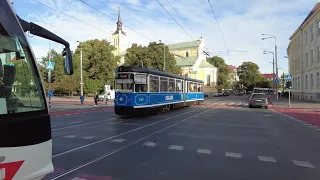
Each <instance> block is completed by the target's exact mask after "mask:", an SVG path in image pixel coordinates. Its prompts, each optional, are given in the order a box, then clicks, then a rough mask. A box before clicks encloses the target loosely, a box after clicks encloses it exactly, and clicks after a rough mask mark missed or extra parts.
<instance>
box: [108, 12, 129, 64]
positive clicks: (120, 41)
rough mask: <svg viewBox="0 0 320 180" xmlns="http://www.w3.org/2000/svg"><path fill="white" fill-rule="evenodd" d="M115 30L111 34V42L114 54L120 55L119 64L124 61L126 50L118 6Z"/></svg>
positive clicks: (125, 39)
mask: <svg viewBox="0 0 320 180" xmlns="http://www.w3.org/2000/svg"><path fill="white" fill-rule="evenodd" d="M116 24H117V30H116V31H115V32H114V33H112V35H111V44H112V45H113V46H114V47H115V48H116V49H115V50H114V51H113V54H114V55H115V56H120V57H121V59H120V64H119V65H122V64H123V63H124V56H125V54H126V50H127V48H128V47H127V43H128V42H127V35H126V33H125V32H124V31H123V29H122V21H121V17H120V8H119V10H118V21H117V23H116Z"/></svg>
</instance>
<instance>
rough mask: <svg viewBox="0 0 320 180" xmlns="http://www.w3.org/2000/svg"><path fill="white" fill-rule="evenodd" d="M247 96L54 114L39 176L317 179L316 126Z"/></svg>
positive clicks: (319, 136) (319, 148) (79, 179)
mask: <svg viewBox="0 0 320 180" xmlns="http://www.w3.org/2000/svg"><path fill="white" fill-rule="evenodd" d="M247 101H248V97H247V96H240V97H236V96H230V97H217V98H213V99H209V100H207V101H206V102H205V104H204V105H202V106H193V107H188V108H182V109H178V110H173V111H170V112H168V113H164V114H160V115H154V116H149V117H146V118H133V119H131V118H119V117H117V116H115V115H114V113H113V109H112V108H109V109H107V108H105V109H101V110H99V111H88V112H84V113H78V114H72V113H71V114H68V115H59V116H53V117H52V135H53V145H54V147H53V162H54V166H55V171H54V172H53V173H52V174H50V175H48V176H47V177H46V179H67V180H69V179H72V180H111V179H112V180H135V179H137V180H164V179H166V180H167V179H170V180H171V179H172V180H180V179H181V180H204V179H208V180H212V179H218V180H257V179H259V180H270V179H272V180H287V179H288V180H294V179H299V180H300V179H308V180H319V179H320V170H319V168H320V156H319V153H320V143H319V142H320V131H319V130H317V129H318V128H319V127H318V128H310V127H308V126H306V125H305V124H303V123H300V122H298V121H296V120H295V119H293V118H290V117H288V116H285V115H282V114H281V113H279V112H276V111H274V110H272V109H259V108H252V109H249V108H248V107H247V103H248V102H247Z"/></svg>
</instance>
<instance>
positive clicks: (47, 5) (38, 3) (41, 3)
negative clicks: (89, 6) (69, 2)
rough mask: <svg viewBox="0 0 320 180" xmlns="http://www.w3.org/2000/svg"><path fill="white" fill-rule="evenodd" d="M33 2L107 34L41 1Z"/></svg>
mask: <svg viewBox="0 0 320 180" xmlns="http://www.w3.org/2000/svg"><path fill="white" fill-rule="evenodd" d="M33 1H34V2H36V3H38V4H41V5H42V6H45V7H47V8H49V9H51V10H54V11H57V12H59V13H61V14H63V15H65V16H68V17H70V18H72V19H75V20H77V21H79V22H81V23H84V24H86V25H88V26H91V27H92V28H95V29H98V30H100V31H103V32H106V31H104V30H102V29H100V28H98V27H95V26H93V25H91V24H88V23H86V22H84V21H82V20H80V19H77V18H75V17H73V16H70V15H68V14H66V13H64V12H62V11H59V10H57V9H55V8H52V7H50V6H48V5H46V4H43V3H41V2H39V1H36V0H33Z"/></svg>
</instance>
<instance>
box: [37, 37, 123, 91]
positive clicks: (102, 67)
mask: <svg viewBox="0 0 320 180" xmlns="http://www.w3.org/2000/svg"><path fill="white" fill-rule="evenodd" d="M81 46H82V74H83V82H84V92H85V93H86V94H87V93H95V92H96V91H101V90H103V87H104V84H106V83H110V82H112V81H113V79H114V70H115V68H116V67H117V63H118V62H119V60H120V57H117V56H114V55H113V53H112V51H113V50H114V46H112V45H110V43H109V42H107V41H106V40H97V39H95V40H88V41H85V42H82V43H81ZM72 57H73V67H74V74H73V75H71V76H70V75H65V74H64V69H63V57H62V54H61V52H56V51H54V50H51V59H50V60H51V61H52V62H55V69H54V71H53V72H55V74H56V78H55V79H56V81H55V82H54V83H53V84H52V86H51V89H53V90H55V91H56V93H63V94H64V93H68V94H70V95H72V92H79V91H80V46H78V47H77V49H76V50H75V52H74V53H73V55H72ZM48 60H49V52H48V55H47V57H44V58H43V63H45V62H48ZM39 69H40V72H41V74H42V76H43V73H44V71H47V70H46V69H45V67H41V66H39ZM44 85H45V87H46V90H47V87H48V84H47V83H44Z"/></svg>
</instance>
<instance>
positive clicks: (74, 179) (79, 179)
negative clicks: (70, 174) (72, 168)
mask: <svg viewBox="0 0 320 180" xmlns="http://www.w3.org/2000/svg"><path fill="white" fill-rule="evenodd" d="M71 180H87V179H83V178H78V177H75V178H72V179H71Z"/></svg>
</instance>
